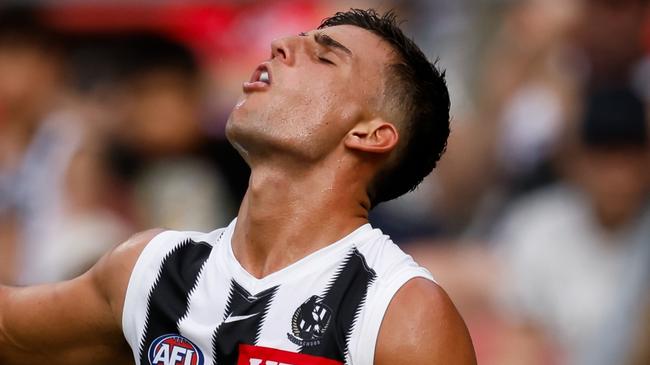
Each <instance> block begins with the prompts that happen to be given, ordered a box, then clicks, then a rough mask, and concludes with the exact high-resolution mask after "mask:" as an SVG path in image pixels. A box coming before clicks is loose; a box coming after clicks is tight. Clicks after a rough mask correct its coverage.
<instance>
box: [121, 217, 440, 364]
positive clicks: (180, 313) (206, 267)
mask: <svg viewBox="0 0 650 365" xmlns="http://www.w3.org/2000/svg"><path fill="white" fill-rule="evenodd" d="M235 222H236V220H235V221H233V222H232V223H231V224H230V225H229V226H228V227H226V228H222V229H218V230H215V231H213V232H211V233H199V232H178V231H166V232H163V233H160V234H159V235H157V236H156V237H155V238H154V239H152V240H151V242H149V244H148V245H147V246H146V247H145V248H144V250H143V252H142V253H141V255H140V257H139V258H138V260H137V263H136V265H135V267H134V269H133V272H132V274H131V278H130V280H129V284H128V288H127V292H126V298H125V303H124V312H123V318H122V322H123V323H122V325H123V331H124V336H125V337H126V339H127V341H128V343H129V344H130V346H131V348H132V350H133V354H134V357H135V362H136V364H138V365H150V364H151V365H212V364H215V365H342V364H353V365H371V364H373V361H374V354H375V343H376V341H377V335H378V333H379V327H380V325H381V322H382V319H383V317H384V314H385V312H386V309H387V307H388V305H389V302H390V301H391V299H392V298H393V296H394V295H395V293H396V292H397V290H398V289H399V288H400V287H401V286H402V285H404V284H405V283H406V282H407V281H408V280H409V279H411V278H414V277H424V278H427V279H430V280H433V279H432V277H431V274H430V273H429V272H428V271H427V270H426V269H424V268H422V267H420V266H418V265H417V264H416V263H415V262H414V261H413V260H412V259H411V257H410V256H408V255H406V254H405V253H404V252H402V251H401V250H400V249H399V248H398V247H397V246H396V245H395V244H394V243H393V242H392V241H391V240H390V238H389V237H388V236H385V235H383V234H382V232H381V231H380V230H378V229H373V228H372V227H371V226H370V224H366V225H363V226H361V227H359V228H358V229H356V230H355V231H354V232H352V233H350V234H349V235H347V236H346V237H344V238H342V239H340V240H339V241H337V242H335V243H333V244H330V245H329V246H326V247H324V248H322V249H320V250H318V251H316V252H314V253H312V254H310V255H308V256H306V257H305V258H303V259H301V260H299V261H297V262H295V263H293V264H291V265H290V266H288V267H286V268H284V269H282V270H279V271H277V272H275V273H272V274H270V275H268V276H266V277H264V278H261V279H258V278H256V277H254V276H252V275H251V274H249V273H248V272H247V271H246V270H245V269H244V268H243V267H242V266H241V265H240V264H239V263H238V261H237V259H236V258H235V256H234V254H233V251H232V247H231V237H232V233H233V230H234V227H235Z"/></svg>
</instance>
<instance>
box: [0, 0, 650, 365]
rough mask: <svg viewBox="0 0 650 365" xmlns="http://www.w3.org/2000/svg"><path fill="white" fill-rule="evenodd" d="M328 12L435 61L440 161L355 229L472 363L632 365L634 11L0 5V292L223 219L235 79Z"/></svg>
mask: <svg viewBox="0 0 650 365" xmlns="http://www.w3.org/2000/svg"><path fill="white" fill-rule="evenodd" d="M350 7H361V8H367V7H375V8H378V9H379V10H383V11H385V10H389V9H395V11H396V12H397V13H398V14H399V15H400V17H401V18H402V19H407V20H408V21H407V22H405V23H404V25H403V26H404V28H405V30H406V31H407V33H409V34H411V35H412V36H413V38H414V39H415V40H416V41H417V43H418V44H419V45H420V46H421V47H422V48H423V49H424V50H425V53H427V54H428V55H429V56H430V57H431V59H435V58H437V57H438V58H439V59H440V66H441V67H443V68H445V69H446V70H447V77H448V84H449V88H450V92H451V95H452V113H453V122H452V135H451V137H450V141H449V145H448V151H447V154H446V155H445V157H444V158H443V160H442V162H441V164H440V167H439V168H438V169H437V170H436V171H435V172H434V174H432V175H431V176H430V177H429V178H427V179H426V180H425V182H424V183H423V184H422V186H421V187H420V188H419V189H418V190H416V191H415V192H413V193H411V194H408V195H406V196H404V197H402V198H400V199H398V200H396V201H393V202H390V203H385V204H382V205H380V206H379V207H378V208H377V209H376V211H374V212H373V214H372V217H371V221H372V223H373V225H375V226H377V227H380V228H382V229H383V230H384V231H385V232H387V233H389V234H391V235H392V237H393V238H394V240H395V241H396V242H398V243H399V244H400V245H401V246H402V247H403V249H404V250H406V251H407V252H409V253H411V254H412V255H413V256H414V257H415V258H416V260H418V261H419V262H420V263H421V264H423V265H424V266H426V267H427V268H429V270H430V271H431V272H432V273H433V274H434V276H435V277H436V279H437V280H438V281H439V282H440V283H441V284H442V286H443V287H445V288H446V289H447V291H448V292H449V294H450V296H451V297H452V299H453V300H454V301H455V303H456V305H457V306H458V308H459V310H460V311H461V313H462V314H463V316H464V318H465V319H466V321H467V324H468V326H469V329H470V332H471V334H472V337H473V340H474V344H475V347H476V351H477V354H478V358H479V363H480V364H485V365H489V364H500V365H501V364H506V365H508V364H524V365H526V364H591V365H594V364H602V365H615V364H622V365H633V364H634V365H636V364H639V365H640V364H650V295H649V294H650V284H648V283H650V204H649V202H650V199H649V197H650V143H649V139H650V133H649V132H648V130H649V127H648V116H647V115H648V105H650V103H649V102H650V57H649V56H650V4H649V1H647V0H410V1H406V0H405V1H387V0H385V1H371V0H368V1H324V0H295V1H279V0H278V1H270V0H269V1H234V0H230V1H228V0H223V1H162V0H159V1H139V2H131V1H101V0H96V1H67V0H58V1H21V2H8V1H2V2H0V282H2V283H7V284H14V285H27V284H36V283H44V282H51V281H58V280H63V279H66V278H70V277H73V276H75V275H77V274H79V273H81V272H83V271H84V270H86V269H87V268H88V267H89V266H90V265H92V264H93V263H94V262H95V261H96V260H97V258H98V257H99V256H101V255H102V254H103V253H104V252H106V251H107V250H109V249H111V248H112V247H113V246H114V245H115V244H116V243H119V242H121V241H122V240H124V239H125V238H127V237H129V236H130V235H131V234H133V233H134V232H136V231H139V230H142V229H145V228H149V227H153V226H160V227H167V228H171V229H183V230H205V231H209V230H212V229H214V228H216V227H220V226H223V225H225V224H227V223H228V222H229V221H230V220H231V219H232V217H234V216H235V214H236V212H237V209H238V204H239V202H240V200H241V198H242V196H243V193H244V192H245V189H246V186H247V181H248V173H249V171H248V168H247V167H246V165H245V164H244V162H243V161H242V160H241V159H240V157H239V156H238V154H237V153H236V152H235V151H234V150H233V149H232V148H231V147H230V145H229V144H228V143H227V142H226V141H225V138H224V124H225V121H226V119H227V116H228V114H229V112H230V110H231V108H232V106H233V105H234V104H235V101H236V99H237V97H238V96H239V94H240V92H241V91H240V90H241V82H242V81H243V80H247V79H248V78H249V76H250V73H251V72H252V70H253V69H254V68H255V66H256V65H257V64H258V63H259V61H260V60H263V59H265V58H267V57H268V55H269V53H270V45H269V44H270V41H271V40H272V39H274V38H276V37H280V36H283V35H287V34H297V33H298V32H300V31H305V30H309V29H312V28H314V27H315V26H317V25H318V24H319V22H320V20H321V19H323V18H324V17H326V16H328V15H331V14H332V13H333V12H335V11H337V10H345V9H348V8H350Z"/></svg>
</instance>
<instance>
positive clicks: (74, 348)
mask: <svg viewBox="0 0 650 365" xmlns="http://www.w3.org/2000/svg"><path fill="white" fill-rule="evenodd" d="M243 89H244V95H243V97H242V98H241V99H240V101H239V102H238V103H237V105H236V107H235V109H234V110H233V112H232V114H231V116H230V120H229V122H228V126H227V134H228V138H229V140H230V141H231V143H233V145H235V146H236V148H237V149H238V150H239V151H240V153H241V155H242V156H243V157H244V159H245V160H246V161H247V163H248V164H249V165H250V167H251V170H252V173H251V178H250V184H249V188H248V191H247V193H246V196H245V198H244V201H243V202H242V205H241V208H240V211H239V214H238V218H237V219H236V220H235V221H233V222H232V223H231V224H230V225H229V226H228V227H227V228H224V229H219V230H216V231H214V232H211V233H208V234H202V233H196V232H173V231H168V232H162V233H161V231H158V230H154V231H148V232H144V233H141V234H139V235H137V236H135V237H133V238H132V239H131V240H129V241H128V242H126V243H124V244H123V245H121V246H120V247H118V248H117V249H115V250H114V251H113V252H111V253H109V254H107V255H106V256H105V257H104V258H103V259H102V260H100V262H99V263H97V264H96V266H95V267H94V268H93V269H91V270H90V271H89V272H88V273H86V274H84V275H82V276H81V277H79V278H77V279H75V280H72V281H70V282H65V283H60V284H57V285H52V286H44V287H35V288H25V289H14V288H2V292H1V294H0V295H1V296H0V306H1V307H0V314H1V318H0V320H1V321H0V324H1V327H0V329H1V331H0V333H1V334H2V336H1V337H0V363H2V364H35V363H40V362H47V363H50V364H88V363H93V364H118V363H127V362H129V359H130V358H132V357H135V361H136V363H137V364H156V365H160V364H166V365H168V364H185V365H189V364H191V365H201V364H228V365H230V364H247V365H248V364H292V365H306V364H309V365H312V364H343V363H346V364H474V363H475V359H474V353H473V349H472V344H471V341H470V338H469V335H468V333H467V330H466V328H465V326H464V324H463V321H462V319H461V318H460V316H459V314H458V313H457V311H456V309H455V308H454V306H453V304H452V303H451V302H450V300H449V298H448V297H447V295H446V294H445V293H444V291H443V290H442V289H441V288H440V287H438V286H437V285H436V284H435V283H434V282H433V281H432V280H431V276H430V274H429V273H428V272H426V270H424V269H422V268H420V267H419V266H417V265H416V264H415V263H414V262H413V261H412V260H411V258H410V257H409V256H407V255H405V254H404V253H402V252H401V251H400V250H399V249H398V248H397V247H396V246H395V245H394V244H393V243H392V242H391V241H390V239H388V237H386V236H383V235H382V234H381V232H380V231H378V230H374V229H372V227H370V226H369V224H367V214H368V211H369V210H370V208H371V207H372V206H374V205H376V204H378V203H380V202H381V201H385V200H388V199H392V198H395V197H397V196H399V195H401V194H403V193H405V192H407V191H408V190H410V189H412V188H414V187H415V186H417V184H418V183H419V182H420V181H421V180H422V178H423V177H424V176H425V175H427V174H428V173H429V172H430V171H431V169H432V168H433V167H434V166H435V164H436V161H437V160H438V159H439V157H440V154H441V153H442V150H443V149H444V146H445V143H446V138H447V135H448V133H449V125H448V123H449V114H448V113H449V98H448V94H447V90H446V86H445V84H444V78H443V77H442V75H441V74H440V73H439V72H438V71H437V70H436V68H435V67H434V66H433V65H432V64H431V63H429V62H428V61H427V60H426V58H425V57H424V55H423V54H422V53H421V51H420V50H419V49H418V48H417V47H416V46H415V45H414V44H413V43H412V42H411V41H410V40H408V39H407V38H405V37H404V35H403V34H402V33H401V31H400V30H399V29H398V27H397V26H396V25H395V19H394V16H393V15H390V14H389V15H385V16H383V17H382V16H379V15H378V14H376V13H375V12H374V11H361V10H351V11H349V12H346V13H337V14H336V15H335V16H334V17H332V18H329V19H326V20H325V21H324V22H323V23H322V24H321V26H320V27H319V29H317V30H314V31H310V32H308V33H301V34H300V35H299V36H294V37H288V38H284V39H281V40H278V41H275V42H273V44H272V57H271V59H270V60H268V61H267V62H265V63H263V64H261V65H260V66H259V67H258V68H257V70H256V71H255V72H254V73H253V76H252V77H251V80H250V81H249V82H246V83H244V86H243ZM332 242H334V243H332ZM125 338H126V342H125ZM129 346H130V348H129ZM131 353H132V354H131Z"/></svg>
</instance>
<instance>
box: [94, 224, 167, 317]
mask: <svg viewBox="0 0 650 365" xmlns="http://www.w3.org/2000/svg"><path fill="white" fill-rule="evenodd" d="M163 232H165V230H164V229H161V228H155V229H150V230H147V231H142V232H139V233H136V234H134V235H133V236H131V238H129V239H128V240H126V241H124V242H123V243H121V244H119V245H118V246H116V247H115V248H114V249H113V250H112V251H110V252H109V253H107V254H106V255H104V257H102V259H101V260H99V262H98V263H97V264H96V265H95V266H94V267H93V268H92V269H91V271H90V273H91V274H92V277H93V280H94V281H95V283H96V286H97V287H98V288H99V289H100V290H101V292H102V293H103V294H104V296H105V299H106V301H108V302H109V303H110V305H111V308H112V310H113V312H114V314H115V316H116V317H118V318H119V317H120V316H121V313H122V307H123V305H124V294H125V292H126V288H127V286H128V283H129V279H130V276H131V272H132V271H133V268H134V267H135V264H136V262H137V260H138V258H139V257H140V254H141V253H142V251H143V250H144V249H145V247H147V245H148V244H149V242H151V240H153V239H154V238H155V237H156V236H158V235H160V234H161V233H163Z"/></svg>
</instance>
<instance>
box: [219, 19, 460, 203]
mask: <svg viewBox="0 0 650 365" xmlns="http://www.w3.org/2000/svg"><path fill="white" fill-rule="evenodd" d="M271 48H272V57H271V59H270V60H269V61H267V62H264V63H262V64H261V65H260V66H259V67H258V69H257V70H256V71H255V72H254V73H253V75H252V77H251V80H250V81H249V82H247V83H244V96H243V98H242V99H241V100H240V102H239V103H238V104H237V106H236V107H235V109H234V110H233V112H232V114H231V116H230V119H229V121H228V126H227V135H228V138H229V140H230V141H231V143H233V145H234V146H235V147H236V148H237V149H238V150H239V151H240V153H242V155H243V156H244V158H245V159H246V161H247V162H248V163H249V165H251V168H252V169H253V170H254V169H255V167H256V166H257V165H261V164H269V163H270V164H276V165H277V164H279V165H282V166H290V167H291V168H292V169H294V168H295V169H315V168H322V166H327V165H328V164H330V165H331V166H340V165H341V161H345V162H346V163H347V162H349V163H347V164H346V165H345V166H348V168H349V170H350V171H349V172H350V174H357V175H355V176H356V177H357V178H359V179H365V184H366V185H365V186H366V192H367V196H368V199H369V204H370V206H371V207H374V206H376V205H377V204H379V203H381V202H383V201H388V200H391V199H394V198H397V197H399V196H400V195H402V194H404V193H406V192H408V191H411V190H413V189H414V188H415V187H417V185H418V184H419V183H420V182H421V181H422V179H424V177H425V176H427V175H428V174H429V173H430V172H431V170H433V168H434V167H435V166H436V163H437V161H438V160H439V159H440V157H441V155H442V153H443V152H444V150H445V146H446V143H447V137H448V136H449V107H450V102H449V94H448V91H447V86H446V84H445V79H444V73H443V72H440V71H439V70H438V69H437V68H436V66H435V65H434V64H432V63H431V62H429V61H428V60H427V58H426V56H425V55H424V54H423V53H422V51H421V50H420V49H419V48H418V47H417V45H415V43H414V42H413V41H411V40H410V39H409V38H407V37H406V36H405V35H404V34H403V33H402V31H401V30H400V29H399V26H398V24H397V23H396V19H395V16H394V15H393V14H392V13H387V14H385V15H380V14H378V13H376V12H375V11H373V10H359V9H352V10H350V11H347V12H339V13H336V14H335V15H334V16H332V17H330V18H327V19H325V20H324V21H323V22H322V23H321V25H320V26H319V27H318V28H317V29H316V30H313V31H309V32H306V33H301V34H299V35H297V36H292V37H287V38H283V39H279V40H276V41H274V42H273V43H272V45H271ZM350 161H352V162H350Z"/></svg>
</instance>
